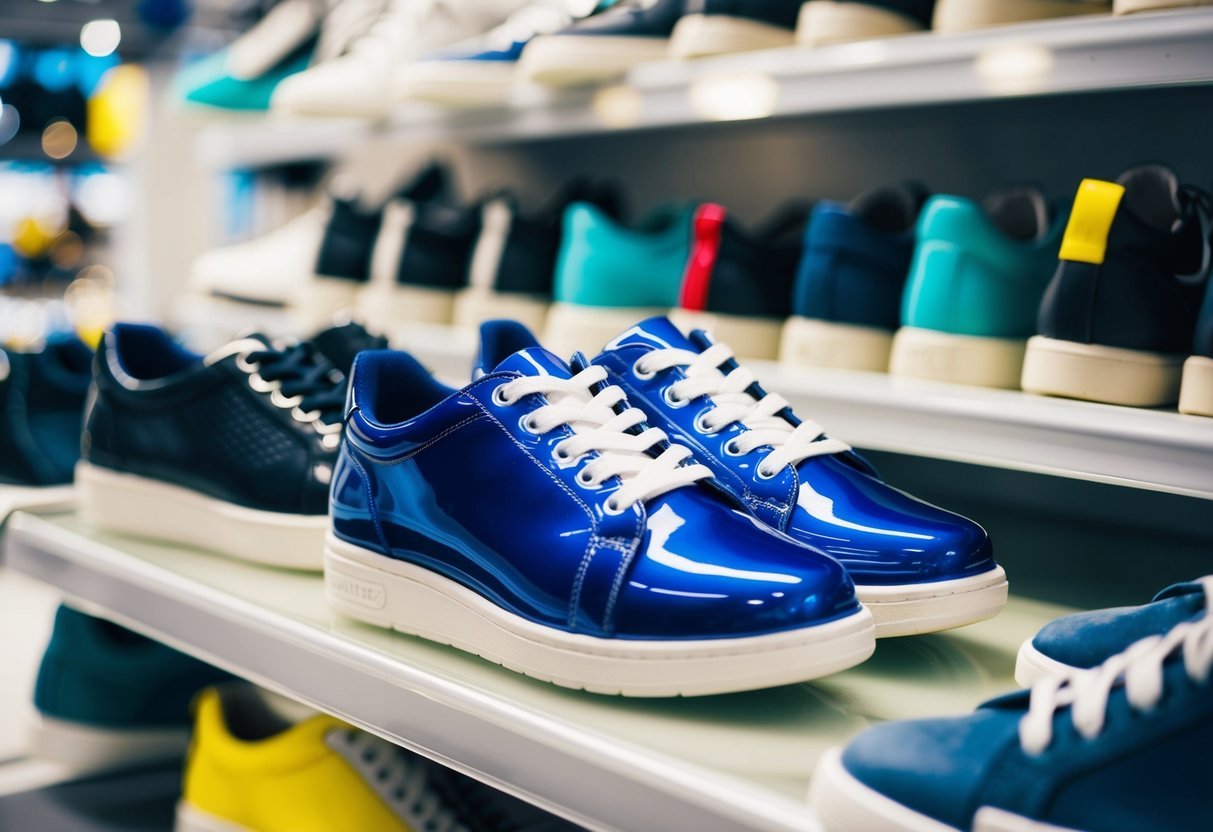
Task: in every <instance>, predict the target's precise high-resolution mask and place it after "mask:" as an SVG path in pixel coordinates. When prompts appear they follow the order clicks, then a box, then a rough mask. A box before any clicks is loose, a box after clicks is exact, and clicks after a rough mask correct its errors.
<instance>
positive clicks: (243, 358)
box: [236, 352, 261, 373]
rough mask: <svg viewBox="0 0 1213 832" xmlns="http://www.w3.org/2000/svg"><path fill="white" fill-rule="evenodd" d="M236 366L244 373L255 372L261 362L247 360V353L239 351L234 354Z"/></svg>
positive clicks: (259, 367)
mask: <svg viewBox="0 0 1213 832" xmlns="http://www.w3.org/2000/svg"><path fill="white" fill-rule="evenodd" d="M236 366H237V367H239V368H240V369H241V370H243V371H244V372H246V373H255V372H257V371H258V370H260V369H261V364H260V363H258V362H256V361H249V360H248V353H243V352H242V353H240V354H239V355H237V356H236Z"/></svg>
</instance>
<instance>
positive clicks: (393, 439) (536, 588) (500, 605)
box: [325, 348, 874, 696]
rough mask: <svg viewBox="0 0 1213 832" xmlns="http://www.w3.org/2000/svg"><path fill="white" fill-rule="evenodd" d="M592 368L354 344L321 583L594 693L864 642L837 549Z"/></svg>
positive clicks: (701, 689)
mask: <svg viewBox="0 0 1213 832" xmlns="http://www.w3.org/2000/svg"><path fill="white" fill-rule="evenodd" d="M606 379H607V372H606V370H605V369H603V368H601V367H593V366H588V365H587V364H586V362H585V359H584V358H583V357H582V356H580V355H578V356H576V357H575V358H574V361H573V365H572V367H570V366H569V365H567V364H565V363H564V362H563V361H561V360H560V359H558V358H557V357H556V356H554V355H552V354H551V353H548V352H546V351H545V350H542V349H539V348H529V349H523V350H520V351H518V352H515V353H513V354H511V355H508V356H507V357H506V358H505V359H504V360H503V361H502V362H501V363H500V364H499V365H497V366H496V367H494V368H492V369H491V371H490V372H488V373H486V374H484V375H481V376H480V378H478V379H477V380H476V381H474V382H472V383H471V384H469V385H468V386H466V387H464V388H463V389H461V390H452V389H450V388H447V387H445V386H443V385H441V384H440V383H438V382H437V381H435V380H434V379H433V378H432V377H431V376H430V374H429V373H428V372H427V371H426V370H425V369H424V368H422V367H421V365H420V364H418V363H417V362H416V361H415V360H414V359H413V358H412V357H411V356H409V355H408V354H407V353H401V352H390V351H379V352H364V353H362V354H361V355H360V356H358V358H357V360H356V361H355V363H354V372H353V379H352V381H351V388H350V389H351V393H350V399H349V403H348V407H347V421H346V425H347V432H346V438H345V442H344V444H343V446H342V451H341V457H340V461H339V463H338V467H337V471H336V474H335V478H334V480H333V490H332V498H331V499H332V505H331V513H332V532H331V534H330V536H329V539H328V541H327V544H326V550H325V586H326V590H327V595H328V599H329V602H330V603H331V604H332V605H333V606H334V607H335V608H336V609H337V610H338V611H340V612H342V613H345V614H346V615H349V616H351V617H353V618H357V619H359V620H362V621H366V622H369V623H371V624H376V625H378V626H381V627H391V628H394V629H397V630H400V631H401V632H405V633H409V634H412V635H418V636H422V637H423V638H427V639H431V640H433V641H437V642H440V643H443V644H449V645H452V646H454V647H458V648H459V649H461V650H466V651H468V652H471V653H476V654H479V655H480V656H482V657H484V658H486V659H488V660H489V661H493V662H497V663H498V664H502V665H504V666H506V667H508V668H510V669H512V670H515V671H518V672H520V673H525V674H526V675H528V676H533V677H535V678H538V679H544V680H547V681H550V682H553V683H555V684H558V685H562V686H565V687H571V688H584V689H585V690H589V691H593V692H598V693H614V694H623V695H627V696H674V695H685V696H690V695H702V694H714V693H725V692H728V691H738V690H749V689H754V688H762V687H769V686H774V685H782V684H789V683H792V682H799V681H805V680H808V679H813V678H816V677H818V676H822V675H825V674H828V673H833V672H835V671H838V670H842V669H844V668H847V667H851V666H853V665H855V664H858V663H859V662H862V661H863V660H864V659H866V658H867V657H868V656H869V655H870V654H871V652H872V650H873V649H874V642H873V625H872V619H871V614H870V613H869V612H868V611H867V610H865V609H863V608H862V607H861V606H860V605H859V603H858V601H857V599H856V598H855V591H854V586H853V585H852V583H851V581H850V579H849V578H848V577H847V576H846V573H845V572H844V570H843V568H842V567H841V566H840V565H839V564H838V563H837V562H836V561H834V560H833V559H831V558H829V557H826V556H825V555H823V554H821V553H820V552H817V551H815V550H812V549H810V548H807V547H805V546H802V545H801V544H798V543H796V542H794V541H793V540H791V539H790V538H788V537H786V536H784V535H782V534H779V533H778V532H775V531H773V530H771V529H770V528H768V527H766V526H764V525H763V524H761V523H758V522H757V521H755V520H754V519H753V518H752V517H750V516H749V515H747V514H745V513H743V512H741V511H737V510H735V509H734V508H733V507H732V506H731V505H729V504H728V503H726V502H724V501H723V499H722V497H721V496H720V495H719V494H718V493H717V492H716V491H715V490H714V489H712V488H711V487H709V486H708V485H705V484H704V481H705V480H710V479H711V472H710V471H709V470H708V469H707V468H705V467H704V466H702V465H698V464H693V463H691V462H690V461H689V457H690V452H689V451H688V450H687V449H686V448H683V447H681V446H679V445H672V444H666V436H665V434H664V433H663V432H662V431H660V430H658V429H656V428H649V427H646V426H645V425H644V414H643V413H641V412H640V411H639V410H637V409H635V408H632V407H629V406H628V404H627V399H626V397H625V396H624V393H623V391H622V390H621V389H620V388H619V387H617V386H614V385H610V384H608V383H607V381H606Z"/></svg>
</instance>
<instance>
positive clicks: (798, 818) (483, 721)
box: [4, 512, 1067, 830]
mask: <svg viewBox="0 0 1213 832" xmlns="http://www.w3.org/2000/svg"><path fill="white" fill-rule="evenodd" d="M4 554H5V557H6V565H7V566H8V567H9V568H11V569H14V570H17V571H20V572H24V573H26V574H28V575H30V576H32V577H34V578H37V579H39V580H42V581H46V582H48V583H51V584H54V585H55V586H57V587H59V588H60V589H61V590H62V591H63V592H64V594H65V595H66V596H68V597H69V598H74V599H76V601H77V602H79V603H83V604H84V605H85V607H86V608H87V609H90V610H92V611H96V612H97V613H98V614H104V615H107V616H109V617H112V618H113V619H114V620H116V621H118V622H119V623H121V624H123V625H125V626H128V627H131V628H132V629H135V630H138V631H140V632H143V633H145V634H147V635H150V636H152V637H154V638H157V639H160V640H162V641H164V642H166V643H168V644H171V645H173V646H176V647H178V648H180V649H182V650H185V651H187V652H189V653H192V654H194V655H196V656H199V657H200V658H203V659H205V660H208V661H211V662H213V663H215V664H217V665H220V666H222V667H224V668H226V669H229V670H231V671H233V672H235V673H237V674H239V675H242V676H245V677H247V678H249V679H251V680H253V681H255V682H257V683H259V684H262V685H264V686H266V687H268V688H271V689H274V690H277V691H279V692H281V693H284V694H286V695H288V696H290V697H292V698H295V699H297V700H299V701H302V702H306V703H308V704H311V705H313V706H315V707H318V708H320V709H322V710H325V711H328V712H330V713H333V714H336V715H337V716H340V717H342V718H344V719H346V720H349V721H351V722H353V723H355V724H357V725H360V726H362V727H363V728H366V729H368V730H371V731H373V732H375V733H377V734H379V735H381V736H383V737H385V738H387V739H389V740H392V741H394V742H398V743H400V744H402V745H405V746H407V747H410V748H413V749H415V750H417V751H419V752H421V753H424V754H426V755H428V756H431V757H433V758H435V759H437V760H439V761H440V762H443V763H445V764H447V765H450V766H452V767H454V768H457V769H459V770H462V771H464V772H466V773H468V774H471V775H472V776H475V777H478V778H480V779H482V780H484V781H486V782H489V783H491V784H493V785H496V786H498V787H500V788H503V789H505V790H506V791H509V792H512V793H514V794H516V795H517V796H519V797H522V798H523V799H526V800H529V801H531V802H533V803H536V804H538V805H541V806H543V807H545V808H548V809H550V810H552V811H555V812H556V813H557V814H561V815H563V816H565V817H567V818H569V819H570V820H573V821H575V822H578V823H581V824H583V825H586V826H589V827H591V828H596V829H622V830H650V829H653V828H655V826H654V824H655V822H658V821H660V823H661V825H662V827H663V828H679V829H695V830H715V829H767V830H791V829H798V830H814V829H817V828H818V827H817V824H816V823H815V821H814V819H813V818H812V816H811V815H810V813H809V811H808V809H807V807H806V806H805V804H804V795H805V789H806V786H807V782H808V779H809V777H810V775H811V773H812V769H813V766H814V764H815V761H816V759H817V757H818V755H819V754H820V753H821V752H822V751H824V750H825V749H826V748H828V747H831V746H834V745H837V744H840V743H843V742H845V741H846V740H847V738H849V737H850V736H852V735H853V734H854V733H855V732H857V731H858V730H861V729H862V728H863V727H864V726H866V725H868V724H869V723H871V722H872V721H877V720H882V719H893V718H907V717H914V716H923V715H939V714H948V713H963V712H966V711H968V710H969V709H971V708H972V707H973V706H974V705H975V704H977V703H978V702H980V701H982V700H984V699H985V698H987V697H989V696H991V695H994V694H997V693H999V692H1001V691H1005V690H1007V689H1010V688H1011V687H1013V680H1012V678H1011V672H1012V668H1013V666H1014V657H1015V651H1016V649H1017V647H1018V645H1019V643H1020V642H1021V641H1022V639H1024V638H1026V637H1028V636H1030V635H1031V634H1032V633H1033V632H1035V630H1036V629H1037V628H1038V627H1039V626H1040V625H1041V624H1042V623H1044V622H1045V621H1048V620H1050V619H1051V618H1053V617H1054V616H1056V615H1058V614H1061V613H1064V612H1066V611H1067V610H1065V609H1064V608H1061V607H1055V606H1051V605H1045V604H1040V603H1036V602H1031V601H1026V600H1023V599H1019V598H1014V599H1012V602H1011V603H1010V604H1009V605H1008V607H1007V609H1006V610H1005V611H1004V612H1003V613H1002V614H1001V615H1000V616H999V617H998V618H997V619H994V620H993V621H990V622H985V623H983V624H979V625H975V626H973V627H968V628H964V629H962V630H958V631H955V632H953V633H949V634H945V635H938V636H926V637H920V638H913V639H891V640H886V641H883V642H881V643H880V645H879V646H878V648H877V652H876V655H875V657H874V658H873V659H872V660H870V661H869V662H867V663H866V664H864V665H862V666H860V667H858V668H855V669H853V670H850V671H847V672H845V673H842V674H838V675H836V676H833V677H829V678H827V679H823V680H819V681H818V682H817V683H814V684H812V685H793V686H788V687H783V688H776V689H772V690H766V691H755V692H751V693H743V694H733V695H728V696H716V697H702V698H693V699H670V700H637V699H624V698H621V697H612V696H599V695H595V694H588V693H584V692H576V691H569V690H565V689H562V688H558V687H555V686H553V685H548V684H545V683H542V682H537V681H534V680H531V679H527V678H526V677H523V676H520V675H518V674H515V673H513V672H511V671H508V670H505V669H503V668H500V667H498V666H496V665H493V664H490V663H488V662H485V661H482V660H480V659H478V658H476V657H474V656H471V655H469V654H466V653H463V652H461V651H458V650H454V649H452V648H447V647H443V646H439V645H435V644H432V643H430V642H426V641H423V640H421V639H416V638H410V637H407V636H403V635H399V634H394V633H390V632H387V631H383V630H379V629H377V628H373V627H368V626H365V625H361V624H357V623H354V622H350V621H347V620H344V619H342V618H340V617H339V616H337V615H336V614H334V613H332V612H331V611H330V610H329V609H328V608H327V607H326V606H325V603H324V591H323V583H322V580H321V578H320V577H319V576H318V575H308V574H304V573H294V572H287V571H278V570H272V569H265V568H259V567H257V566H253V565H250V564H245V563H241V562H237V561H233V560H229V559H225V558H221V557H217V556H214V555H209V554H206V553H203V552H199V551H192V550H188V549H180V548H175V547H169V546H164V545H159V544H156V543H151V542H146V541H136V540H130V539H124V538H121V537H117V536H111V535H108V534H104V533H100V532H97V531H95V530H93V529H91V528H90V527H88V526H87V525H86V524H84V523H83V522H82V521H81V520H80V519H78V518H77V517H76V516H75V515H74V514H71V513H65V514H60V515H51V516H43V517H37V516H34V515H31V514H26V513H21V512H18V513H17V514H15V515H14V516H13V517H12V518H11V520H10V521H9V524H8V529H7V532H6V533H5V538H4Z"/></svg>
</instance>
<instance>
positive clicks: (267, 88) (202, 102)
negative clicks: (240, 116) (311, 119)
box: [173, 49, 310, 112]
mask: <svg viewBox="0 0 1213 832" xmlns="http://www.w3.org/2000/svg"><path fill="white" fill-rule="evenodd" d="M309 60H310V50H306V49H305V50H298V51H296V52H294V53H292V54H291V55H289V56H288V57H287V58H286V59H285V60H284V61H282V62H281V63H279V64H277V65H275V66H273V67H271V68H270V69H269V70H267V71H266V72H265V73H264V74H261V75H257V76H254V77H250V78H241V77H237V76H236V74H234V71H233V69H232V67H231V61H230V50H228V49H223V50H220V51H219V52H216V53H215V54H214V55H209V56H207V57H205V58H203V59H201V60H199V61H196V62H195V63H192V64H190V65H189V66H187V67H185V68H184V69H182V70H181V71H180V72H179V73H177V77H176V78H175V79H174V81H173V87H174V89H175V91H176V94H177V97H178V98H179V99H180V100H181V101H182V102H183V103H184V104H185V105H186V106H189V107H206V108H211V109H216V110H233V111H242V112H258V111H265V110H268V109H269V108H270V96H271V95H272V94H273V92H274V88H275V87H277V86H278V82H280V81H281V80H282V79H283V78H286V77H288V76H290V75H294V74H295V73H297V72H302V71H303V70H305V69H307V67H308V62H309Z"/></svg>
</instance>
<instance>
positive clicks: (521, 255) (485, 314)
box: [455, 179, 623, 329]
mask: <svg viewBox="0 0 1213 832" xmlns="http://www.w3.org/2000/svg"><path fill="white" fill-rule="evenodd" d="M622 201H623V200H622V197H621V195H620V194H619V191H618V189H617V188H615V187H614V186H613V185H610V184H606V183H602V184H599V183H595V182H591V181H589V180H586V179H574V180H572V181H571V182H569V183H568V184H566V185H565V186H564V187H563V188H561V190H560V191H559V193H557V194H556V195H555V196H554V197H553V198H552V199H551V200H549V201H548V203H547V204H546V205H544V206H542V207H541V208H540V209H539V210H538V211H535V212H533V213H528V212H524V211H522V210H521V209H520V208H519V206H518V202H517V200H516V199H515V198H514V196H513V195H512V194H510V193H501V194H498V195H496V196H492V197H490V198H488V199H485V200H484V202H483V209H482V213H481V223H480V230H479V236H478V237H477V239H476V245H475V248H474V249H473V251H472V258H471V261H470V263H469V266H468V286H467V288H466V289H464V290H462V291H461V292H460V293H459V295H458V296H457V297H456V299H455V324H456V325H457V326H465V327H475V326H479V325H480V324H481V323H482V322H484V321H487V320H492V319H495V318H512V319H514V320H516V321H519V322H521V323H523V324H525V325H526V326H527V327H529V328H531V329H541V328H542V327H543V322H544V318H545V317H546V316H547V311H548V306H550V305H551V303H552V284H553V281H554V280H555V272H556V257H557V255H558V253H559V251H560V240H561V234H562V229H563V221H564V213H565V210H566V209H567V208H568V207H569V205H571V204H573V203H575V202H583V203H588V204H590V205H594V206H596V207H597V208H598V209H599V210H601V211H602V212H603V213H604V214H606V216H608V217H611V218H613V219H616V220H620V219H622V207H621V206H622Z"/></svg>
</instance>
